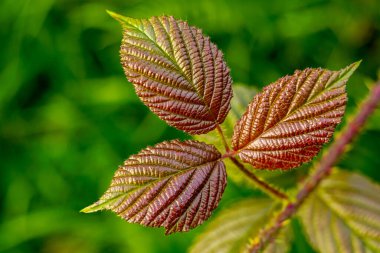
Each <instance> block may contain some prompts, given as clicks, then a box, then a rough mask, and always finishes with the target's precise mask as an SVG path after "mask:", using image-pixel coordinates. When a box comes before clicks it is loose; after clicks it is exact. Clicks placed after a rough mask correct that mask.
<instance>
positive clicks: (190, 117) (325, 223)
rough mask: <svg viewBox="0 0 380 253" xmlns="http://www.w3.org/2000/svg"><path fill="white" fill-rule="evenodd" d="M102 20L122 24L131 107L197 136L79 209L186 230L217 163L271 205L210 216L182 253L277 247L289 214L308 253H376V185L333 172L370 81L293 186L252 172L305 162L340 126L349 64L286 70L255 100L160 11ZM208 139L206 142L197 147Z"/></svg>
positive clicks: (209, 193)
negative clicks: (138, 103) (136, 102)
mask: <svg viewBox="0 0 380 253" xmlns="http://www.w3.org/2000/svg"><path fill="white" fill-rule="evenodd" d="M109 14H110V15H111V16H112V17H113V18H115V19H116V20H118V21H119V22H120V23H121V24H122V28H123V40H122V44H121V50H120V56H121V63H122V66H123V68H124V71H125V74H126V76H127V79H128V80H129V81H130V82H131V83H133V85H134V87H135V90H136V93H137V95H138V96H139V97H140V99H141V100H142V102H143V103H144V104H145V105H147V106H148V107H149V108H150V109H151V110H152V112H154V113H155V114H157V115H158V117H160V118H161V119H163V120H165V121H166V122H167V123H168V124H169V125H171V126H173V127H175V128H177V129H180V130H182V131H184V132H186V133H189V134H192V135H199V136H197V137H196V139H197V140H186V141H179V140H172V141H165V142H162V143H159V144H156V145H155V146H153V147H148V148H146V149H144V150H142V151H141V152H140V153H138V154H137V155H132V156H131V157H130V158H129V159H128V160H126V161H125V162H124V164H123V165H122V166H120V167H119V169H118V170H117V171H116V173H115V175H114V177H113V180H112V182H111V185H110V187H109V188H108V190H107V191H106V192H105V193H104V195H103V196H102V197H101V198H100V199H99V200H98V201H97V202H95V203H94V204H92V205H90V206H88V207H86V208H84V209H83V210H82V212H86V213H89V212H95V211H99V210H103V209H107V210H111V211H113V212H115V213H116V214H117V215H119V216H120V217H121V218H123V219H125V220H127V221H128V222H132V223H139V224H142V225H144V226H150V227H164V228H165V229H166V234H171V233H174V232H183V231H188V230H190V229H192V228H195V227H197V226H198V225H200V224H202V223H203V222H204V221H205V220H206V219H208V218H209V217H210V215H211V213H212V211H213V210H214V209H215V208H216V207H217V206H218V203H219V201H220V199H221V197H222V195H223V192H224V189H225V187H226V182H227V173H226V167H227V168H228V169H229V170H230V171H232V170H240V171H241V172H243V173H244V175H245V176H246V179H248V180H250V181H251V182H252V183H254V185H255V186H256V187H258V188H259V189H261V190H262V191H264V192H265V193H267V194H268V195H269V196H270V197H271V198H264V197H259V198H251V199H247V200H244V201H241V202H239V203H237V204H235V205H234V206H233V207H231V209H227V210H223V211H221V213H220V214H219V215H218V217H216V218H215V219H214V220H212V221H211V222H210V223H209V224H208V226H207V227H206V230H205V232H204V233H203V234H201V235H200V236H199V237H198V239H197V240H196V242H195V244H194V245H193V247H192V248H191V249H190V251H191V252H240V251H242V252H280V253H283V252H287V251H288V250H289V248H290V243H291V240H292V231H291V229H290V227H289V226H288V225H287V224H288V223H287V222H286V221H288V220H289V219H291V218H298V219H300V221H301V223H302V224H303V228H304V232H305V234H306V235H307V238H308V239H309V242H310V243H311V245H312V246H313V248H314V249H315V250H317V251H319V252H324V253H325V252H334V253H335V252H380V243H379V242H380V186H379V185H377V184H375V183H374V182H371V181H370V180H369V179H367V178H365V177H363V176H361V175H358V174H355V173H352V172H348V171H344V170H341V169H337V168H334V169H333V166H334V164H335V163H336V161H337V160H338V159H339V157H340V156H341V154H342V153H343V152H344V150H345V147H346V146H347V144H348V143H350V141H351V140H352V139H353V138H354V136H355V135H356V134H357V133H358V132H359V130H360V128H361V126H362V125H363V124H364V123H365V120H366V119H367V117H368V116H369V115H370V114H371V113H372V112H373V110H374V109H375V107H376V105H377V103H378V101H379V100H380V86H379V85H377V86H375V88H374V89H373V91H372V93H371V95H370V96H369V98H368V100H367V101H365V102H364V103H363V105H362V106H361V109H360V110H359V113H358V115H357V116H356V117H354V119H353V120H352V122H351V123H349V124H348V125H347V126H346V128H345V129H344V130H343V131H342V133H341V134H340V135H339V137H338V138H337V139H336V140H335V141H334V143H333V144H331V145H330V147H329V148H328V150H327V151H326V152H324V154H323V155H322V156H321V158H320V160H319V161H315V162H314V163H313V164H312V166H311V167H312V169H311V172H310V175H309V177H307V178H306V179H304V180H302V181H301V182H298V183H299V184H298V185H295V187H294V188H295V190H294V191H288V192H286V191H284V190H282V189H280V187H278V186H275V185H273V184H270V183H268V182H267V181H266V180H265V175H263V176H259V175H258V173H256V172H257V171H259V170H270V171H268V172H267V173H266V175H268V174H270V173H272V171H275V170H282V171H288V170H290V169H293V168H296V167H299V166H300V165H301V164H303V163H307V162H310V161H312V159H313V158H314V157H315V156H316V155H317V154H318V153H319V152H320V150H321V148H322V146H323V145H324V144H326V143H328V142H329V141H330V139H331V137H332V135H333V133H334V130H335V128H336V126H337V125H338V124H339V123H340V122H341V119H342V117H343V115H344V111H345V106H346V102H347V94H346V91H345V90H346V83H347V81H348V79H349V78H350V76H351V75H352V74H353V72H354V71H355V70H356V68H357V67H358V66H359V64H360V62H355V63H353V64H351V65H349V66H348V67H345V68H343V69H341V70H338V71H331V70H326V69H321V68H307V69H304V70H297V71H295V73H294V74H292V75H290V76H285V77H282V78H280V79H278V80H277V81H276V82H274V83H272V84H270V85H268V86H266V87H265V88H264V89H263V91H262V92H260V93H257V92H256V91H255V90H253V89H252V88H248V87H245V86H235V85H234V87H232V80H231V76H230V71H229V68H228V67H227V65H226V63H225V61H224V60H223V54H222V52H221V51H220V50H218V49H217V47H216V46H215V44H213V43H212V42H211V41H210V39H209V38H208V37H206V36H204V35H203V34H202V32H201V30H200V29H198V28H195V27H192V26H189V25H188V24H187V23H186V22H184V21H180V20H176V19H174V18H173V17H167V16H162V17H152V18H150V19H132V18H127V17H123V16H121V15H119V14H116V13H113V12H109ZM233 90H234V92H233ZM233 94H234V97H233ZM232 97H233V98H232ZM249 101H251V102H249ZM248 103H249V104H248ZM246 106H247V107H246ZM245 107H246V108H245ZM210 140H212V141H214V143H213V144H215V146H213V145H211V144H206V143H205V142H208V141H210ZM226 165H227V166H226ZM273 173H274V172H273ZM231 175H233V173H231ZM280 176H281V177H287V176H289V175H288V174H287V173H285V172H284V173H282V174H281V175H280ZM233 179H234V178H233ZM238 180H240V179H238ZM291 193H292V194H291ZM294 193H295V194H294ZM301 206H302V208H300V207H301Z"/></svg>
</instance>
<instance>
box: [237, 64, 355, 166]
mask: <svg viewBox="0 0 380 253" xmlns="http://www.w3.org/2000/svg"><path fill="white" fill-rule="evenodd" d="M358 65H359V63H354V64H352V65H350V66H348V67H347V68H345V69H342V70H340V71H329V70H323V69H320V68H318V69H309V68H308V69H305V70H303V71H296V72H295V73H294V75H292V76H285V77H283V78H281V79H279V80H277V81H276V82H275V83H272V84H271V85H269V86H267V87H265V88H264V90H263V92H261V93H260V94H258V95H256V96H255V97H254V99H253V101H252V102H251V103H250V105H249V106H248V109H247V111H246V112H245V114H244V115H243V116H242V118H241V119H240V121H239V122H238V123H237V125H236V126H235V129H234V135H233V140H232V146H233V149H234V150H235V152H236V153H237V154H238V155H239V157H240V158H241V159H242V160H243V161H244V162H248V163H250V164H252V165H253V166H254V167H255V168H258V169H290V168H294V167H297V166H299V165H300V164H301V163H303V162H308V161H310V160H311V159H312V158H313V157H314V156H315V155H316V154H317V153H318V152H319V150H320V149H321V147H322V145H323V144H324V143H326V142H328V141H329V139H330V138H331V136H332V134H333V132H334V129H335V127H336V125H337V124H338V123H339V122H340V121H341V118H342V116H343V114H344V110H345V105H346V101H347V95H346V92H345V87H346V82H347V80H348V78H349V77H350V76H351V74H352V73H353V71H354V70H355V69H356V68H357V67H358Z"/></svg>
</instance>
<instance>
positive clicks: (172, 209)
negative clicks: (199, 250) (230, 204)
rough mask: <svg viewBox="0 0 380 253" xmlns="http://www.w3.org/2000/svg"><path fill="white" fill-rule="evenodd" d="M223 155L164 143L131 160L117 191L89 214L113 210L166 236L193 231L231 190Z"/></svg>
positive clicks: (118, 177) (119, 175) (116, 181)
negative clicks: (227, 186) (227, 180)
mask: <svg viewBox="0 0 380 253" xmlns="http://www.w3.org/2000/svg"><path fill="white" fill-rule="evenodd" d="M220 156H221V155H220V153H219V152H218V151H217V150H216V149H215V148H214V146H211V145H207V144H205V143H202V142H198V141H192V140H188V141H185V142H180V141H177V140H174V141H169V142H163V143H160V144H158V145H156V146H154V147H149V148H147V149H144V150H143V151H141V152H140V153H139V154H137V155H133V156H131V157H130V158H129V159H128V160H126V161H125V163H124V165H123V166H121V167H120V168H119V169H118V170H117V171H116V173H115V176H114V178H113V180H112V183H111V186H110V187H109V189H108V190H107V191H106V193H105V194H104V195H103V196H102V197H101V198H100V200H99V201H98V202H96V203H95V204H93V205H91V206H89V207H86V208H85V209H83V210H82V211H83V212H95V211H99V210H102V209H109V210H112V211H114V212H115V213H117V214H118V215H119V216H121V217H122V218H123V219H125V220H127V221H129V222H132V223H140V224H142V225H145V226H151V227H165V228H166V234H170V233H173V232H178V231H188V230H189V229H191V228H194V227H196V226H198V225H199V224H201V223H203V222H204V221H205V220H206V219H207V218H208V217H209V216H210V214H211V212H212V211H213V210H214V209H215V208H216V207H217V205H218V203H219V200H220V198H221V196H222V194H223V191H224V188H225V186H226V171H225V166H224V164H223V162H222V161H220Z"/></svg>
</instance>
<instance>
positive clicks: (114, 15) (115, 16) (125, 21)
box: [106, 10, 137, 26]
mask: <svg viewBox="0 0 380 253" xmlns="http://www.w3.org/2000/svg"><path fill="white" fill-rule="evenodd" d="M106 12H107V13H108V15H110V16H111V17H112V18H113V19H115V20H116V21H119V22H120V24H121V25H131V26H134V25H136V21H137V20H136V19H133V18H129V17H125V16H123V15H120V14H118V13H116V12H113V11H110V10H106Z"/></svg>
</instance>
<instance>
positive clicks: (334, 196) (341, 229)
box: [299, 170, 380, 253]
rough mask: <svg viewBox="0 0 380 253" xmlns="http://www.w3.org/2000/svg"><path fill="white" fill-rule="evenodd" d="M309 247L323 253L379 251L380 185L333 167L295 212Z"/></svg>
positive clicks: (368, 252) (367, 252)
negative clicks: (329, 174) (299, 219)
mask: <svg viewBox="0 0 380 253" xmlns="http://www.w3.org/2000/svg"><path fill="white" fill-rule="evenodd" d="M299 216H300V218H301V221H302V224H303V227H304V230H305V232H306V234H307V236H308V238H309V240H310V242H311V244H312V246H313V247H314V248H315V249H316V250H318V251H319V252H323V253H340V252H341V253H349V252H352V253H359V252H366V253H370V252H373V253H375V252H380V185H378V184H375V183H374V182H371V181H370V180H369V179H367V178H366V177H364V176H361V175H359V174H356V173H351V172H347V171H341V170H336V171H334V173H333V174H332V175H331V176H330V177H329V178H327V179H325V180H324V181H323V182H322V183H321V185H320V186H319V187H318V189H317V191H316V192H315V193H313V194H311V196H310V197H309V198H308V199H307V200H306V202H305V203H304V205H303V207H302V208H301V210H300V212H299Z"/></svg>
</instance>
